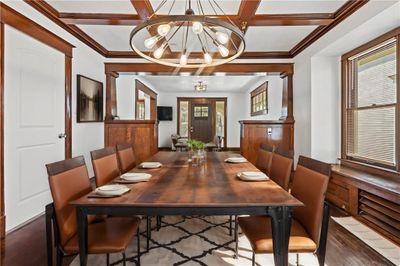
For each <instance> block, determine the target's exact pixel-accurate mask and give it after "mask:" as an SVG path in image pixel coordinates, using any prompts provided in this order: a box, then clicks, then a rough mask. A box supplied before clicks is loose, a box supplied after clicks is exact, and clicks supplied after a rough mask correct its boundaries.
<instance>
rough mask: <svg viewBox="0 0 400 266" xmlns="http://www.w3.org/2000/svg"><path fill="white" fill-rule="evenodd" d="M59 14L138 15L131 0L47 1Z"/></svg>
mask: <svg viewBox="0 0 400 266" xmlns="http://www.w3.org/2000/svg"><path fill="white" fill-rule="evenodd" d="M47 2H48V3H49V4H50V5H52V6H53V7H54V8H55V9H57V10H58V11H59V12H73V13H120V14H136V10H135V9H134V8H133V5H132V3H131V2H130V0H47Z"/></svg>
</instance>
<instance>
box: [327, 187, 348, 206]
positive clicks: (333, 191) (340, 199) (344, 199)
mask: <svg viewBox="0 0 400 266" xmlns="http://www.w3.org/2000/svg"><path fill="white" fill-rule="evenodd" d="M326 198H327V200H328V201H331V202H332V203H333V204H335V205H336V206H338V207H339V208H342V209H345V210H347V211H349V189H348V188H346V187H344V186H341V185H339V184H336V183H334V182H329V185H328V190H327V193H326Z"/></svg>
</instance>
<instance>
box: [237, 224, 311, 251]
mask: <svg viewBox="0 0 400 266" xmlns="http://www.w3.org/2000/svg"><path fill="white" fill-rule="evenodd" d="M238 222H239V225H240V228H242V231H243V233H244V234H245V235H246V237H247V238H248V239H249V241H250V244H251V247H252V249H253V251H254V252H255V253H272V252H273V248H272V226H271V218H270V217H268V216H247V217H239V218H238ZM316 249H317V245H316V244H315V242H314V241H313V240H312V239H310V238H309V236H308V234H307V232H306V230H305V229H304V228H303V226H302V225H301V224H300V223H299V222H297V221H296V220H293V221H292V227H291V229H290V239H289V251H290V252H314V251H315V250H316Z"/></svg>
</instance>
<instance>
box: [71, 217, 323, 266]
mask: <svg viewBox="0 0 400 266" xmlns="http://www.w3.org/2000/svg"><path fill="white" fill-rule="evenodd" d="M154 220H155V219H153V227H154V226H155V225H154ZM144 231H145V221H143V222H142V225H141V232H143V233H141V236H142V237H141V239H140V240H141V243H140V244H141V245H140V246H141V251H142V255H141V258H140V260H141V265H143V266H146V265H151V266H153V265H154V266H155V265H161V266H168V265H177V266H178V265H184V266H191V265H193V266H208V265H218V266H219V265H222V266H224V265H227V266H228V265H229V266H246V265H251V256H252V252H251V247H250V244H249V242H248V241H247V239H246V237H245V236H244V235H242V234H240V235H239V258H237V259H234V258H233V255H234V247H235V243H234V236H230V235H229V216H185V217H183V216H165V217H163V218H162V225H161V228H160V230H159V231H157V230H153V231H152V233H151V242H150V250H149V252H146V234H145V233H144ZM126 254H127V257H128V258H129V259H130V261H129V262H128V263H127V265H135V264H136V240H135V239H134V240H133V241H132V243H131V245H130V246H129V248H128V251H127V252H126ZM121 258H122V256H121V255H120V254H111V255H110V261H111V262H112V263H113V264H114V265H117V264H119V265H121V263H120V262H121ZM295 261H296V255H295V254H289V263H290V265H295ZM105 262H106V256H105V255H89V256H88V265H105ZM256 263H257V265H265V266H273V265H274V262H273V256H272V254H266V255H263V254H260V255H256ZM300 264H301V265H307V266H317V265H318V260H317V258H316V257H315V256H314V255H313V254H300ZM71 265H74V266H75V265H79V256H78V257H76V258H75V259H74V261H73V262H72V264H71Z"/></svg>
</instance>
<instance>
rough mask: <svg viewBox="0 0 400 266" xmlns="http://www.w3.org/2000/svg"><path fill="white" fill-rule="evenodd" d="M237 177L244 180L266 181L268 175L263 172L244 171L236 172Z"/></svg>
mask: <svg viewBox="0 0 400 266" xmlns="http://www.w3.org/2000/svg"><path fill="white" fill-rule="evenodd" d="M237 177H238V178H239V179H241V180H244V181H267V180H269V177H268V176H267V175H266V174H264V173H263V172H254V171H246V172H239V173H237Z"/></svg>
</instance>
